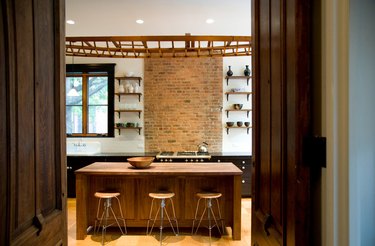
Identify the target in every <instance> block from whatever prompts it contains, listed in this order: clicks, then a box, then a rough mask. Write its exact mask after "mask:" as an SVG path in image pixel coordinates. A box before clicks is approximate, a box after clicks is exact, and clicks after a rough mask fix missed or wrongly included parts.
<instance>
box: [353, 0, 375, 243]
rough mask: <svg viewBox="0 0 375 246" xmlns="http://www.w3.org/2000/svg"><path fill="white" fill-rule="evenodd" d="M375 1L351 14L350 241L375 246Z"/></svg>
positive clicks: (357, 0)
mask: <svg viewBox="0 0 375 246" xmlns="http://www.w3.org/2000/svg"><path fill="white" fill-rule="evenodd" d="M374 12H375V1H373V0H351V1H350V12H349V22H350V24H349V33H350V38H349V184H350V187H349V213H350V215H349V221H350V223H349V233H350V234H349V235H350V237H349V240H350V241H349V242H350V245H375V233H374V230H375V178H374V175H375V127H374V126H375V110H374V106H375V96H374V95H375V48H374V44H375V32H374V31H375V28H374V23H375V15H374Z"/></svg>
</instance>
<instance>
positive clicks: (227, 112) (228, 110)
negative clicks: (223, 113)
mask: <svg viewBox="0 0 375 246" xmlns="http://www.w3.org/2000/svg"><path fill="white" fill-rule="evenodd" d="M227 118H229V110H228V111H227Z"/></svg>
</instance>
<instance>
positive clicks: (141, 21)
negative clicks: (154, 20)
mask: <svg viewBox="0 0 375 246" xmlns="http://www.w3.org/2000/svg"><path fill="white" fill-rule="evenodd" d="M135 22H137V23H138V24H143V22H144V21H143V20H141V19H139V20H136V21H135Z"/></svg>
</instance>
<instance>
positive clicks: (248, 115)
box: [247, 110, 250, 118]
mask: <svg viewBox="0 0 375 246" xmlns="http://www.w3.org/2000/svg"><path fill="white" fill-rule="evenodd" d="M249 112H250V110H247V118H249Z"/></svg>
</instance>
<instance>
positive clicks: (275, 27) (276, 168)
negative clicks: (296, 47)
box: [269, 0, 285, 240]
mask: <svg viewBox="0 0 375 246" xmlns="http://www.w3.org/2000/svg"><path fill="white" fill-rule="evenodd" d="M270 2H271V6H270V15H271V16H272V18H270V51H271V59H270V64H271V82H270V84H271V88H270V94H271V97H270V101H271V109H270V110H271V126H270V133H271V153H270V155H271V190H270V197H269V198H270V214H271V215H272V218H273V222H274V225H275V230H276V231H277V236H276V235H275V237H277V238H278V240H281V235H282V226H283V215H282V212H283V211H282V209H283V204H282V193H283V190H284V188H285V185H284V182H283V165H284V161H283V145H284V142H283V141H284V131H283V130H280V129H283V127H284V118H283V114H284V100H285V96H284V75H285V74H284V73H283V59H284V54H285V53H284V47H283V44H284V42H283V36H284V30H283V27H284V23H283V19H282V18H283V10H284V9H283V6H282V5H281V1H280V0H271V1H270Z"/></svg>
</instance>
